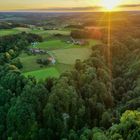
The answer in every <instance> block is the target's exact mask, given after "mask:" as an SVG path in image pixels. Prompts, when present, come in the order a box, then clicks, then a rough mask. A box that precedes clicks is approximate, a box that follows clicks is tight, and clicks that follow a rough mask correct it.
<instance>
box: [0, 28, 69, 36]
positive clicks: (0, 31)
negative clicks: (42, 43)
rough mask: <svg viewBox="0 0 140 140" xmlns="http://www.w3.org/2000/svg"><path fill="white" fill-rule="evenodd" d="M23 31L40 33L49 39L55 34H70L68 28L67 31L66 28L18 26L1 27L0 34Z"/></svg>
mask: <svg viewBox="0 0 140 140" xmlns="http://www.w3.org/2000/svg"><path fill="white" fill-rule="evenodd" d="M21 32H28V33H34V34H38V35H41V36H42V37H43V38H44V39H47V38H49V37H50V36H52V35H54V34H61V35H70V31H68V30H67V31H66V30H40V29H37V28H35V29H30V28H24V27H17V28H13V29H1V30H0V36H5V35H12V34H17V33H21Z"/></svg>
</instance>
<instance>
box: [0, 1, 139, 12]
mask: <svg viewBox="0 0 140 140" xmlns="http://www.w3.org/2000/svg"><path fill="white" fill-rule="evenodd" d="M101 1H102V0H0V11H12V10H52V11H53V10H54V11H57V10H62V11H63V10H64V11H65V10H73V11H76V10H83V11H84V10H91V9H92V10H93V11H94V10H97V9H98V8H97V6H101ZM112 1H113V0H112ZM121 5H123V6H122V7H123V8H122V7H121V9H123V10H140V0H121Z"/></svg>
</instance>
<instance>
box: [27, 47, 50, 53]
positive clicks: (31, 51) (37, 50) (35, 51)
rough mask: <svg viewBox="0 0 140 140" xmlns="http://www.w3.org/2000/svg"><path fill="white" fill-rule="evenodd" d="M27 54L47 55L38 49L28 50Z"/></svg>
mask: <svg viewBox="0 0 140 140" xmlns="http://www.w3.org/2000/svg"><path fill="white" fill-rule="evenodd" d="M29 52H30V53H32V54H47V51H45V50H43V49H39V48H31V49H29Z"/></svg>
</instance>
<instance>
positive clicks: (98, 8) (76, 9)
mask: <svg viewBox="0 0 140 140" xmlns="http://www.w3.org/2000/svg"><path fill="white" fill-rule="evenodd" d="M100 9H101V7H99V6H94V7H72V8H64V7H59V8H47V9H37V10H41V11H94V10H95V11H96V10H100Z"/></svg>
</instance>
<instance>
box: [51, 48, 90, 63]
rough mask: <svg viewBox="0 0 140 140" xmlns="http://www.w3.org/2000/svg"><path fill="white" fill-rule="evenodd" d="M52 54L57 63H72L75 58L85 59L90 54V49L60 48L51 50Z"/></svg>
mask: <svg viewBox="0 0 140 140" xmlns="http://www.w3.org/2000/svg"><path fill="white" fill-rule="evenodd" d="M52 54H53V55H54V56H55V58H56V59H57V60H58V62H59V63H62V64H70V65H73V64H74V63H75V61H76V59H80V60H82V61H83V60H85V59H87V58H88V57H89V56H90V54H91V50H90V49H89V48H70V49H60V50H54V51H52Z"/></svg>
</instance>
